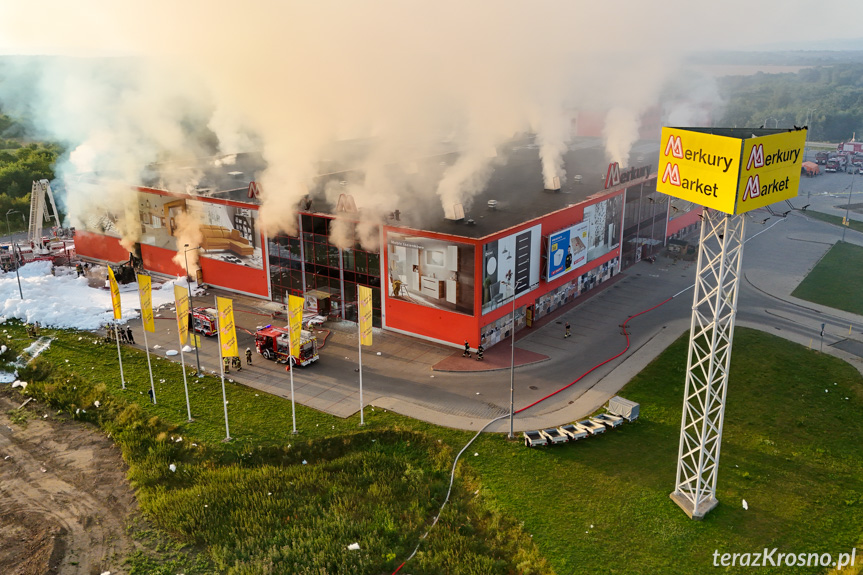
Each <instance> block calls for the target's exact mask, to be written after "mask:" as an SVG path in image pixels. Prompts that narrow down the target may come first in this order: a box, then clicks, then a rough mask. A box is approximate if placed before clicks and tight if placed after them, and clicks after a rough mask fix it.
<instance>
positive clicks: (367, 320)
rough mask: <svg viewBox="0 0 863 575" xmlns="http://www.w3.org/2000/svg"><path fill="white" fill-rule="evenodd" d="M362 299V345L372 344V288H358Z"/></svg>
mask: <svg viewBox="0 0 863 575" xmlns="http://www.w3.org/2000/svg"><path fill="white" fill-rule="evenodd" d="M357 293H358V295H359V298H360V343H362V344H363V345H365V346H369V345H371V344H372V288H370V287H366V286H357Z"/></svg>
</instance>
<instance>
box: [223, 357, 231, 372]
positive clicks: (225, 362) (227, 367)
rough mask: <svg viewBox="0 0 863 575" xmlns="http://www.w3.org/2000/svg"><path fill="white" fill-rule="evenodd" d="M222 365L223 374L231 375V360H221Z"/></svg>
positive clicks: (226, 358) (227, 358)
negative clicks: (223, 368)
mask: <svg viewBox="0 0 863 575" xmlns="http://www.w3.org/2000/svg"><path fill="white" fill-rule="evenodd" d="M222 365H223V366H224V367H225V373H231V358H230V357H225V358H222Z"/></svg>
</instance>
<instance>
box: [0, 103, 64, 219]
mask: <svg viewBox="0 0 863 575" xmlns="http://www.w3.org/2000/svg"><path fill="white" fill-rule="evenodd" d="M21 136H22V129H21V127H20V125H19V124H18V123H17V122H15V120H14V119H12V118H10V117H8V116H6V115H4V114H0V226H2V229H3V233H4V234H5V232H6V229H5V228H6V226H5V225H3V224H2V222H3V221H4V220H5V219H6V218H5V216H6V213H7V212H8V211H9V210H18V211H19V212H21V213H22V214H24V217H23V218H22V217H21V216H19V215H17V214H13V215H10V217H9V225H10V227H11V228H12V230H13V231H15V230H22V229H25V228H26V227H27V224H26V218H27V216H28V215H29V213H30V191H31V189H32V184H33V181H34V180H42V179H46V180H53V179H54V163H55V162H56V161H57V157H58V156H59V155H60V153H61V152H62V150H61V148H60V146H58V145H57V144H51V143H40V142H32V143H27V142H26V141H25V140H23V138H22V137H21Z"/></svg>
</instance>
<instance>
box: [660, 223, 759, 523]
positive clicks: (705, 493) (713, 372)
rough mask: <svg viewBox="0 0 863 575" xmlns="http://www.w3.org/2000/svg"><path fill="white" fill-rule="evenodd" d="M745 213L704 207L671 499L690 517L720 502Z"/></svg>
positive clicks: (706, 510) (702, 513)
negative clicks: (721, 456)
mask: <svg viewBox="0 0 863 575" xmlns="http://www.w3.org/2000/svg"><path fill="white" fill-rule="evenodd" d="M743 229H744V216H743V214H737V215H727V214H724V213H722V212H718V211H712V210H708V209H705V210H704V214H703V216H702V224H701V246H700V249H699V252H698V269H697V271H696V279H695V294H694V296H693V304H692V324H691V327H690V330H689V354H688V358H687V369H686V386H685V390H684V398H683V418H682V421H681V427H680V451H679V453H678V460H677V479H676V481H675V489H674V492H672V493H671V499H673V500H674V501H675V503H677V504H678V505H679V506H680V507H681V508H682V509H683V510H684V511H685V512H686V514H687V515H688V516H689V517H690V518H692V519H701V518H702V517H704V515H705V514H707V512H709V511H710V510H711V509H713V508H714V507H715V506H716V504H717V503H718V501H717V499H716V478H717V475H718V472H719V451H720V446H721V442H722V422H723V419H724V417H725V394H726V390H727V384H728V369H729V366H730V364H731V343H732V340H733V338H734V318H735V315H736V314H737V293H738V288H739V285H740V268H741V262H742V260H743Z"/></svg>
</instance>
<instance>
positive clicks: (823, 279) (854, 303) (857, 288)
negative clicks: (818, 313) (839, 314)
mask: <svg viewBox="0 0 863 575" xmlns="http://www.w3.org/2000/svg"><path fill="white" fill-rule="evenodd" d="M861 230H863V224H861ZM791 295H793V296H794V297H799V298H800V299H805V300H807V301H811V302H813V303H818V304H821V305H826V306H828V307H832V308H836V309H841V310H844V311H848V312H851V313H856V314H863V248H861V247H860V246H856V245H854V244H849V243H847V242H837V243H836V244H834V246H833V247H832V248H830V251H828V252H827V253H826V254H825V255H824V257H823V258H821V261H819V262H818V264H817V265H816V266H815V267H814V268H812V271H810V272H809V275H807V276H806V278H805V279H804V280H803V281H802V282H800V285H799V286H797V289H795V290H794V291H793V292H792V293H791Z"/></svg>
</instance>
